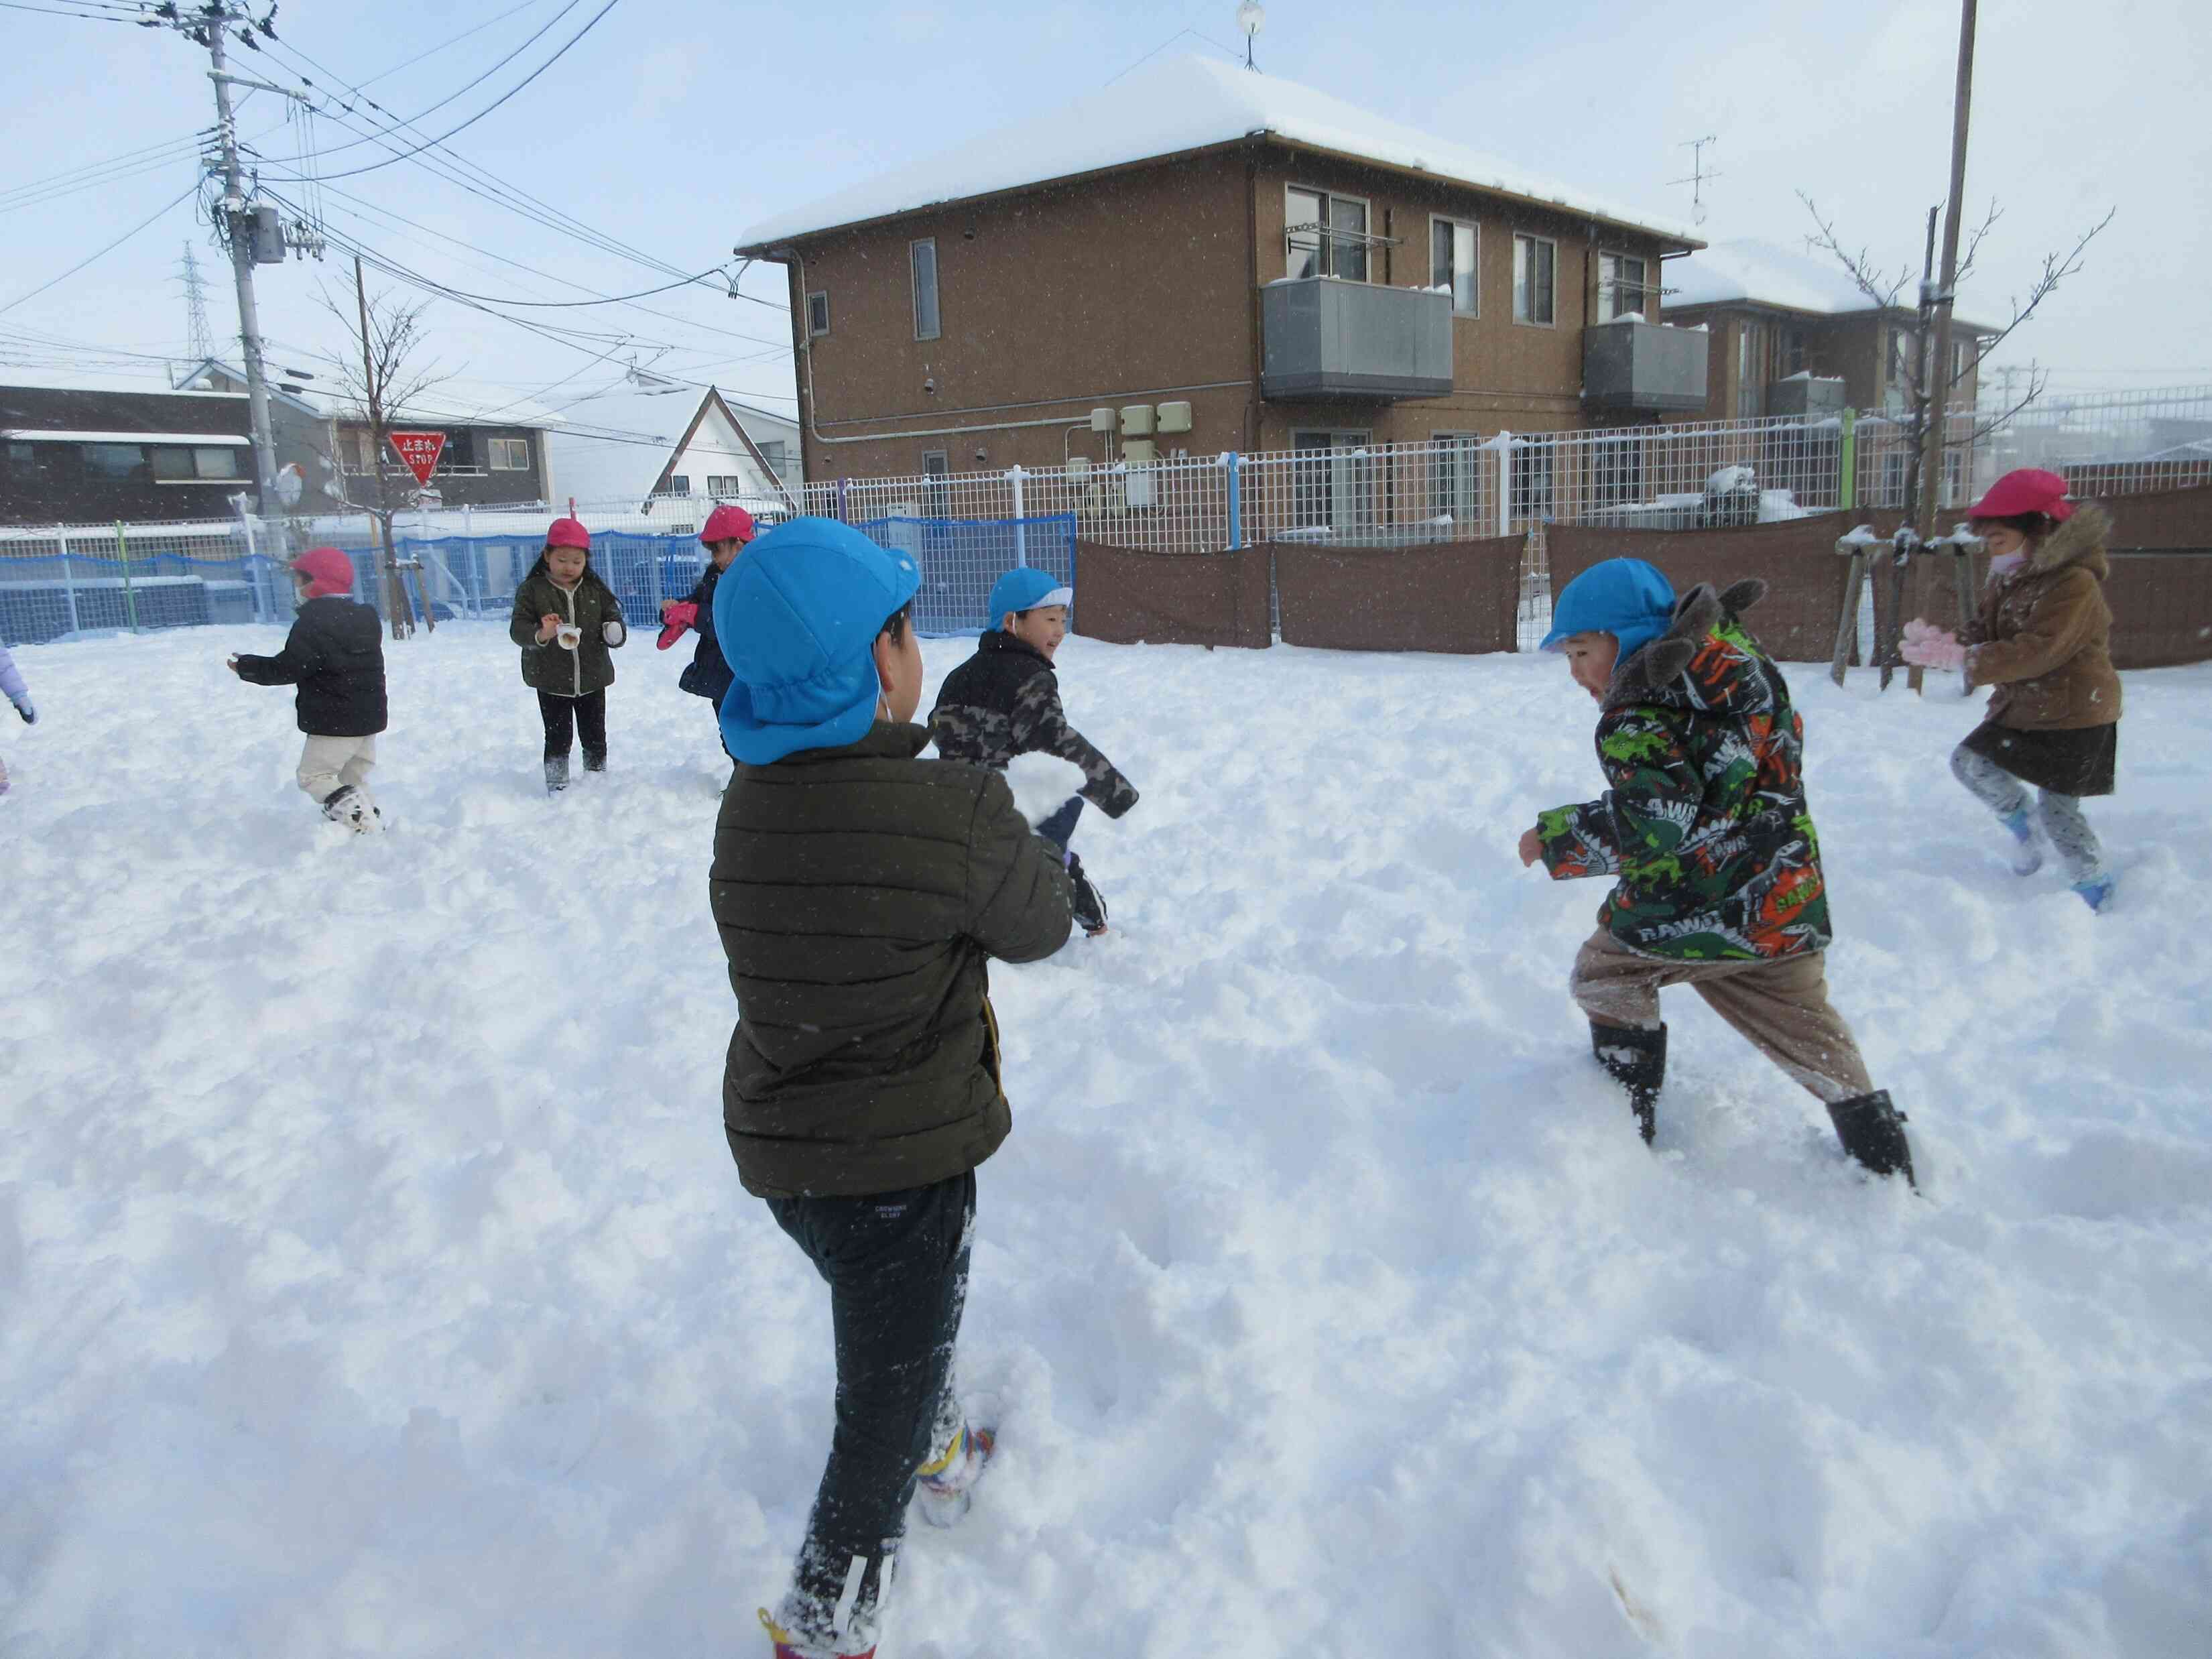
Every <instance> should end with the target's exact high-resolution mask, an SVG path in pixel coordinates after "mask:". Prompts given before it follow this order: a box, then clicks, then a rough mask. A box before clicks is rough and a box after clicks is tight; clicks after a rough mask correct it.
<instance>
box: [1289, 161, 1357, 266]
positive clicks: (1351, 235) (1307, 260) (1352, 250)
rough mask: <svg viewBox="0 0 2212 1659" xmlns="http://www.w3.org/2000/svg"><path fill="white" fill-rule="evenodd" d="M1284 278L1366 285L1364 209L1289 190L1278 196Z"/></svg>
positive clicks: (1346, 199)
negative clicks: (1338, 279)
mask: <svg viewBox="0 0 2212 1659" xmlns="http://www.w3.org/2000/svg"><path fill="white" fill-rule="evenodd" d="M1283 274H1284V275H1285V276H1340V277H1342V278H1343V279H1344V280H1345V281H1346V282H1348V283H1364V282H1365V281H1366V280H1367V204H1366V202H1365V201H1364V200H1363V199H1362V198H1360V197H1357V196H1332V195H1331V194H1329V193H1328V191H1322V190H1313V189H1310V188H1308V187H1306V186H1304V185H1288V186H1286V187H1285V191H1284V193H1283Z"/></svg>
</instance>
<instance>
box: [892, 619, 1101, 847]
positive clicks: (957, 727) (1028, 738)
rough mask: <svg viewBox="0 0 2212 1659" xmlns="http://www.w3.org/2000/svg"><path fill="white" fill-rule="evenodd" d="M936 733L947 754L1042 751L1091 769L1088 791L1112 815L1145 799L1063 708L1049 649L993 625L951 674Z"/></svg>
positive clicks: (972, 760) (933, 713)
mask: <svg viewBox="0 0 2212 1659" xmlns="http://www.w3.org/2000/svg"><path fill="white" fill-rule="evenodd" d="M929 731H930V735H931V736H932V737H933V738H936V740H937V752H938V753H939V755H941V756H943V757H945V759H946V760H956V761H966V762H968V763H969V764H971V765H975V766H989V767H994V768H1000V769H1003V768H1004V767H1005V766H1006V763H1007V762H1008V761H1010V760H1012V759H1013V757H1015V756H1017V755H1027V754H1032V753H1035V752H1036V751H1039V750H1042V752H1044V753H1045V754H1048V755H1057V756H1059V757H1060V759H1062V760H1065V761H1073V763H1075V764H1076V765H1078V766H1079V767H1081V768H1082V769H1083V776H1084V779H1085V782H1084V785H1083V792H1082V793H1083V797H1084V799H1085V800H1088V801H1090V802H1091V804H1092V805H1095V806H1097V808H1098V809H1099V810H1100V811H1103V812H1104V813H1105V814H1106V816H1107V817H1109V818H1118V817H1121V814H1122V813H1124V812H1126V811H1128V810H1129V809H1130V808H1131V807H1132V806H1134V805H1136V804H1137V792H1136V790H1135V788H1134V787H1132V786H1131V784H1130V782H1129V781H1128V779H1127V778H1125V777H1123V776H1122V775H1121V773H1119V772H1117V771H1115V769H1114V763H1112V762H1111V761H1109V760H1108V759H1107V758H1106V757H1105V756H1103V755H1102V754H1100V753H1099V752H1098V750H1097V745H1095V744H1092V743H1091V740H1090V739H1089V738H1085V736H1084V735H1083V733H1081V732H1079V731H1077V730H1076V729H1075V728H1074V727H1073V726H1070V725H1069V724H1068V723H1067V716H1066V714H1062V713H1061V712H1060V679H1059V677H1058V676H1057V675H1055V674H1054V672H1053V671H1052V664H1051V663H1050V662H1048V660H1047V659H1046V658H1045V654H1044V653H1042V651H1039V650H1038V649H1036V647H1034V646H1030V645H1027V644H1024V642H1023V641H1020V640H1018V639H1016V638H1015V637H1014V636H1013V635H1012V634H1008V633H1005V632H1003V631H1002V630H1000V629H995V628H994V629H991V630H990V631H988V632H987V633H986V634H985V635H983V637H982V638H981V639H980V640H978V641H976V643H975V655H974V656H972V657H970V658H969V659H968V660H967V661H966V662H963V663H962V664H961V665H960V666H959V667H957V668H956V669H954V670H953V671H951V673H950V674H947V675H946V676H945V684H944V686H943V687H942V688H941V689H940V690H939V691H938V694H937V706H936V707H935V708H933V709H931V710H930V711H929Z"/></svg>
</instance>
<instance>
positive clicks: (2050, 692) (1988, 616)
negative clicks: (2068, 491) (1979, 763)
mask: <svg viewBox="0 0 2212 1659" xmlns="http://www.w3.org/2000/svg"><path fill="white" fill-rule="evenodd" d="M2111 532H2112V518H2111V515H2109V514H2108V513H2106V511H2105V509H2104V508H2103V507H2099V506H2098V505H2097V504H2096V503H2094V502H2093V501H2092V502H2088V503H2087V504H2085V505H2083V506H2082V507H2079V508H2077V509H2076V510H2075V513H2074V516H2073V517H2072V518H2070V519H2069V520H2066V522H2065V523H2063V524H2062V525H2060V526H2058V527H2057V529H2055V530H2053V531H2052V532H2051V533H2050V534H2049V535H2047V536H2045V537H2044V538H2042V539H2041V540H2040V541H2039V542H2036V543H2035V544H2033V546H2032V547H2031V548H2030V549H2029V550H2028V555H2027V563H2026V564H2024V565H2022V566H2021V568H2019V569H2017V570H2015V571H2014V572H2013V573H2012V574H2010V575H2008V576H2000V577H1998V578H1997V579H1996V580H1994V581H1992V582H1990V584H1989V585H1988V586H1987V587H1986V588H1985V589H1984V592H1983V594H1982V604H1981V610H1980V613H1979V614H1978V616H1977V617H1975V618H1974V620H1973V622H1972V623H1970V624H1969V625H1968V626H1967V629H1966V634H1965V635H1964V638H1965V641H1966V646H1967V647H1968V649H1967V652H1966V682H1967V684H1969V685H1971V686H1984V685H1993V686H1995V687H1996V694H1995V695H1994V696H1991V697H1990V708H1989V714H1988V715H1987V716H1986V718H1987V719H1988V720H1989V721H1990V723H1992V724H1994V725H1997V726H2006V727H2008V728H2009V729H2011V730H2013V731H2015V732H2075V731H2080V730H2082V729H2083V728H2085V727H2088V726H2111V725H2113V724H2114V723H2116V722H2117V721H2118V720H2119V718H2120V677H2119V675H2118V674H2117V673H2116V672H2114V671H2113V669H2112V650H2111V646H2110V639H2111V635H2112V607H2111V606H2109V605H2106V603H2105V593H2104V586H2105V578H2106V576H2107V575H2108V574H2110V573H2111V569H2112V566H2111V564H2110V562H2108V561H2107V560H2106V556H2105V543H2106V538H2107V537H2108V536H2109V535H2110V534H2111Z"/></svg>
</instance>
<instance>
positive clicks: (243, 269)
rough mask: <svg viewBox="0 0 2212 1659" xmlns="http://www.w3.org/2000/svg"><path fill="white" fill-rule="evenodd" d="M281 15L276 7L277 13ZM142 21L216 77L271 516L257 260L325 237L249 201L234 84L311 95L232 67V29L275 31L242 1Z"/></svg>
mask: <svg viewBox="0 0 2212 1659" xmlns="http://www.w3.org/2000/svg"><path fill="white" fill-rule="evenodd" d="M274 15H275V10H274V9H273V8H272V9H271V10H270V16H271V17H273V16H274ZM140 21H141V24H142V26H143V27H148V28H173V29H175V30H176V31H177V32H178V33H179V34H181V35H183V36H184V37H185V39H186V40H191V41H193V42H195V43H196V44H197V45H199V46H204V47H206V48H207V53H208V58H209V62H210V68H209V70H208V78H209V79H210V81H212V82H215V108H216V155H215V156H214V157H213V158H212V167H213V169H214V170H215V171H217V172H219V173H221V174H222V200H221V201H220V202H219V203H218V204H216V230H217V232H218V233H219V234H221V235H222V240H223V242H224V244H225V246H228V248H229V249H230V270H231V276H232V278H233V280H234V283H236V285H237V289H238V337H239V346H240V352H241V354H242V355H243V356H244V357H245V360H246V404H247V407H248V409H249V410H250V411H251V419H252V426H253V471H254V483H255V487H256V489H257V490H258V505H259V507H260V510H261V513H262V514H263V515H264V517H266V516H270V515H272V514H274V513H276V511H277V509H278V505H279V498H278V496H277V494H276V435H275V433H274V431H273V429H272V428H271V425H270V417H269V377H268V371H267V369H266V368H264V364H263V360H262V355H261V313H260V310H259V307H257V306H256V305H255V303H254V299H253V267H254V266H255V264H259V263H263V262H264V261H265V262H267V263H270V264H281V263H282V262H283V258H284V251H285V249H286V247H287V246H294V247H298V248H301V249H303V250H307V251H312V252H314V253H315V254H316V256H317V257H318V258H319V257H321V252H322V239H321V237H320V236H319V234H316V232H315V229H314V228H313V226H299V227H295V231H296V234H287V233H286V230H285V228H284V226H283V222H282V221H281V220H279V219H278V218H277V216H276V210H274V209H273V208H270V207H267V206H265V205H264V206H262V207H260V208H258V209H257V208H256V207H255V206H254V205H253V204H252V203H250V202H249V201H248V200H247V198H246V170H245V167H244V166H243V165H242V164H241V163H240V161H239V157H238V120H237V117H236V116H235V115H234V113H233V112H232V110H231V106H230V91H231V88H233V87H252V88H258V89H259V90H261V91H264V92H273V93H275V94H277V95H278V96H279V97H283V98H290V99H295V100H299V101H301V102H303V103H304V102H305V101H306V100H305V98H304V97H303V96H302V95H301V94H300V93H297V92H295V91H294V90H293V89H292V88H289V87H279V86H271V85H270V83H269V82H265V81H255V80H251V79H248V78H247V77H246V76H242V75H233V74H232V73H231V72H230V70H229V68H228V59H227V58H226V57H225V55H224V46H225V37H226V36H227V35H228V33H229V31H230V30H232V29H234V28H240V29H243V30H246V31H247V32H248V33H241V34H240V37H239V38H240V40H246V41H247V43H248V44H249V45H250V44H252V42H251V40H250V38H249V35H250V32H251V31H252V30H253V29H255V28H258V29H260V30H261V31H262V33H265V34H267V35H269V36H270V39H272V40H273V39H275V38H276V36H275V31H274V29H273V27H271V25H270V21H269V20H268V19H265V18H264V20H262V21H260V22H258V23H256V22H255V21H254V20H253V18H252V15H251V14H250V13H248V12H247V10H246V7H245V5H244V3H243V0H203V3H202V4H200V5H199V6H197V8H195V9H189V10H188V9H185V6H183V5H181V4H179V3H177V0H168V3H166V4H164V5H162V6H161V7H160V8H158V9H156V10H155V13H154V15H151V16H149V17H146V18H143V19H141V20H140Z"/></svg>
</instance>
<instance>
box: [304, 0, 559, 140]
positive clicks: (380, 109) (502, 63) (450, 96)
mask: <svg viewBox="0 0 2212 1659" xmlns="http://www.w3.org/2000/svg"><path fill="white" fill-rule="evenodd" d="M582 3H583V0H568V4H567V5H565V6H563V7H562V8H561V9H560V10H558V11H556V12H555V13H554V14H553V15H551V16H550V17H549V18H547V19H546V20H545V21H544V23H543V24H541V25H540V26H539V27H538V29H537V31H536V32H535V33H532V34H531V35H530V36H528V37H527V38H526V40H524V41H523V42H522V44H521V45H520V46H517V47H515V49H514V50H513V52H508V53H507V56H506V57H504V58H500V59H499V60H498V61H497V62H495V64H492V66H491V67H490V68H489V69H488V70H484V72H483V74H481V75H479V76H477V77H476V79H475V80H473V81H471V82H467V83H466V84H465V85H464V86H462V87H460V88H458V89H457V90H455V91H453V92H449V93H447V94H446V95H445V96H444V97H443V98H441V99H440V100H438V101H437V102H436V103H435V104H433V105H431V106H429V107H428V109H424V110H420V111H418V112H416V113H415V114H414V115H412V116H408V117H404V118H403V117H400V116H398V115H394V114H393V113H392V112H391V111H390V110H388V109H386V108H385V107H384V106H383V105H381V104H380V103H378V102H377V101H376V100H374V98H371V97H369V96H368V94H366V93H364V92H362V89H361V88H362V87H365V86H367V85H368V82H366V81H363V82H361V83H360V84H359V85H356V84H355V83H353V82H349V81H348V80H346V78H345V77H344V76H342V75H340V74H339V73H338V72H337V70H332V69H328V68H325V66H324V65H322V64H319V63H317V62H316V61H315V60H314V59H313V58H310V57H308V56H307V53H306V52H301V50H299V49H298V48H297V47H296V46H293V45H292V44H291V43H290V42H289V41H285V40H274V39H273V37H272V40H271V45H272V46H274V47H275V48H276V51H277V52H279V53H281V54H282V55H283V56H284V57H287V58H295V59H296V60H298V61H299V62H301V63H304V64H307V65H308V66H309V67H310V68H311V69H313V70H315V71H316V72H317V73H318V74H321V75H326V76H329V77H330V78H331V80H333V81H335V82H337V83H338V84H339V85H340V86H342V87H344V88H346V89H347V90H348V91H349V92H351V93H352V94H354V96H356V98H359V99H360V100H361V101H362V103H364V104H367V105H368V106H369V107H370V108H371V109H373V110H374V111H375V112H377V113H378V114H380V115H381V116H383V117H384V118H385V119H386V120H387V121H390V122H392V124H393V125H395V126H403V127H410V126H413V125H415V124H416V122H418V121H420V120H421V119H422V118H423V117H424V116H425V115H430V114H435V112H437V111H439V110H441V109H443V108H445V106H447V105H448V104H450V103H452V102H453V100H455V99H457V98H459V97H460V96H461V94H463V93H465V92H469V91H471V90H473V89H474V88H477V87H479V86H482V85H483V83H484V82H486V81H489V79H491V77H492V76H495V75H496V74H498V73H499V71H500V70H502V69H504V68H506V67H507V64H511V63H513V61H514V60H515V59H516V58H520V56H521V55H522V54H523V53H524V52H527V51H528V50H529V49H530V48H531V46H532V45H534V44H535V43H536V42H537V41H538V40H539V39H540V38H541V37H543V36H544V33H546V31H547V30H549V29H550V28H551V27H553V26H554V24H556V23H557V22H559V21H561V20H562V18H563V17H566V16H567V15H568V14H569V13H570V12H572V11H574V10H575V9H576V8H577V7H578V6H580V5H581V4H582ZM517 9H518V10H519V9H520V8H519V7H518V8H517ZM502 15H510V14H502ZM597 21H599V19H598V18H593V19H592V22H597ZM585 27H586V28H587V29H588V28H589V27H591V25H590V24H588V23H587V24H586V25H585ZM577 39H579V40H580V39H582V36H581V34H579V35H578V37H577ZM574 44H575V42H574V41H571V42H569V45H570V46H573V45H574ZM562 50H563V51H566V50H567V48H566V47H563V48H562ZM557 55H558V54H556V56H557ZM549 61H550V60H549ZM401 67H402V68H404V67H405V66H404V64H403V65H401ZM396 72H397V71H395V70H386V71H385V73H386V74H387V75H390V74H393V73H396ZM300 78H301V80H302V81H305V82H307V84H308V85H309V86H311V87H313V86H314V85H315V82H314V81H313V79H312V78H311V77H309V76H306V75H301V76H300ZM525 84H528V83H527V82H525ZM315 89H316V90H317V91H318V92H320V91H323V90H324V88H320V87H316V88H315ZM508 96H509V97H512V96H513V94H512V93H510V94H508ZM337 104H338V107H339V108H341V109H343V110H344V111H345V112H346V113H347V114H349V115H351V114H352V113H354V110H353V106H351V105H349V104H348V103H347V102H346V101H345V100H344V99H343V98H340V99H338V100H337ZM493 107H494V108H496V107H497V106H496V105H495V106H493ZM487 113H489V112H487ZM455 131H459V129H458V128H457V129H455ZM448 136H449V137H450V136H451V135H448ZM373 142H374V139H373V138H356V139H355V140H354V142H353V143H349V144H340V145H339V146H338V147H337V149H334V150H331V151H329V152H328V154H330V155H337V154H338V153H339V152H340V151H342V150H349V149H360V148H361V147H362V145H363V144H366V143H373ZM434 142H435V141H434ZM313 159H314V158H313V157H311V156H307V155H285V156H277V157H274V158H271V165H273V166H277V167H284V166H289V165H291V164H293V163H295V162H306V161H311V160H313ZM379 165H381V163H380V164H379Z"/></svg>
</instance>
